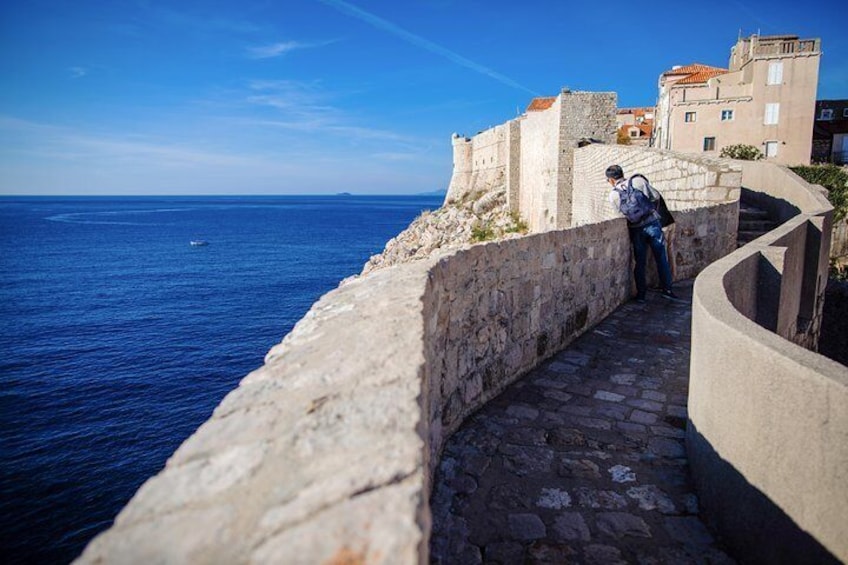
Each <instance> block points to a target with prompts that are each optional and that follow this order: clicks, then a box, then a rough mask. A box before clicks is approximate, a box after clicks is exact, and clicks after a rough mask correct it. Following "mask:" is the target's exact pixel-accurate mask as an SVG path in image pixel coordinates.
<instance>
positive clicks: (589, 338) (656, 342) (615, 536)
mask: <svg viewBox="0 0 848 565" xmlns="http://www.w3.org/2000/svg"><path fill="white" fill-rule="evenodd" d="M675 290H676V291H677V292H678V294H679V295H680V296H681V298H685V299H686V300H687V302H689V303H687V304H679V303H670V302H668V301H666V300H665V299H663V298H662V297H660V296H659V294H656V293H649V295H648V301H647V303H643V304H639V303H636V302H630V303H627V304H625V305H624V306H622V307H621V308H619V309H618V310H617V311H616V312H614V313H613V314H612V315H611V316H609V317H608V318H607V319H606V320H604V321H603V322H602V323H601V324H599V325H598V326H596V327H595V328H594V329H593V330H592V331H590V332H588V333H587V334H585V335H584V336H582V337H581V338H580V339H578V340H576V341H575V342H574V343H572V344H571V345H570V346H569V347H568V348H567V349H565V350H564V351H562V352H560V353H559V354H557V355H556V356H554V357H553V358H552V359H550V360H548V361H547V362H545V363H544V364H542V365H541V366H540V367H538V368H537V369H535V370H533V371H532V372H530V373H529V374H527V375H526V376H525V377H524V378H522V379H521V380H520V381H518V382H517V383H515V384H513V385H512V386H510V387H509V388H508V389H507V390H506V391H505V392H504V393H503V394H501V395H500V396H499V397H497V398H496V399H494V400H493V401H492V402H490V403H489V404H487V405H486V406H485V407H484V408H483V409H482V410H480V411H479V412H478V413H476V414H475V415H473V416H472V417H471V418H469V420H468V421H466V422H465V424H464V425H463V427H462V428H460V430H459V431H458V432H457V433H456V434H455V435H454V436H453V437H452V438H451V439H450V441H449V442H448V444H447V445H446V447H445V450H444V454H443V456H442V460H441V462H440V465H439V468H438V471H437V473H436V478H435V486H434V488H433V495H432V500H431V506H432V511H433V534H432V539H431V560H432V563H436V564H442V565H449V564H455V563H457V564H474V563H502V564H505V565H506V564H509V565H512V564H521V563H598V564H604V565H611V564H616V563H640V564H645V565H647V564H659V563H705V564H706V563H710V564H712V563H722V564H724V563H733V561H732V560H731V559H730V558H729V557H727V555H725V554H724V553H723V552H722V551H721V550H720V549H719V548H718V546H717V544H716V542H715V540H714V539H713V537H712V536H711V535H710V533H709V532H708V531H707V529H706V528H705V526H704V525H703V523H702V522H701V521H700V519H699V518H698V516H697V513H698V500H697V498H696V496H695V494H694V493H693V487H692V484H691V481H690V478H689V475H688V468H687V463H686V452H685V450H684V443H683V441H684V440H683V437H684V431H683V430H684V427H685V423H686V394H687V382H688V375H689V343H690V336H691V331H690V325H691V297H692V282H691V281H689V282H683V283H679V284H678V285H677V286H676V289H675Z"/></svg>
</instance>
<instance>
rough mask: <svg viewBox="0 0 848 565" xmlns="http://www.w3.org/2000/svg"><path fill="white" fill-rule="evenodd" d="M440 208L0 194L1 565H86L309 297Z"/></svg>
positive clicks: (355, 200)
mask: <svg viewBox="0 0 848 565" xmlns="http://www.w3.org/2000/svg"><path fill="white" fill-rule="evenodd" d="M442 199H443V196H349V195H339V196H270V197H266V196H252V197H223V196H221V197H199V196H198V197H120V198H116V197H64V198H58V197H26V198H24V197H8V196H6V197H0V555H2V560H3V562H4V563H68V562H70V561H72V560H73V559H74V558H75V557H77V556H78V555H79V554H80V552H81V551H82V550H83V548H84V547H85V544H86V543H87V542H88V541H89V540H90V539H91V538H92V537H94V536H95V535H96V534H97V533H98V532H100V531H102V530H104V529H106V528H108V527H109V526H110V524H111V523H112V521H113V519H114V517H115V515H116V514H117V513H118V511H119V510H120V509H121V508H122V507H123V506H124V505H125V504H126V503H127V501H128V500H129V499H130V498H131V497H132V495H133V494H134V493H135V491H136V490H137V489H138V488H139V486H141V484H142V483H143V482H144V481H145V480H146V479H148V478H149V477H151V476H153V475H154V474H156V473H157V472H158V471H160V470H161V469H162V467H163V466H164V464H165V461H166V460H167V458H168V457H169V456H170V455H171V454H172V453H173V452H174V451H175V450H176V448H177V447H178V446H179V445H180V444H181V443H182V442H183V441H184V440H185V439H186V438H187V437H188V436H189V435H191V434H192V432H194V430H195V429H197V427H198V426H199V425H200V424H202V423H203V422H204V421H205V420H206V419H207V418H208V417H209V416H210V415H211V413H212V410H213V409H214V408H215V406H216V405H217V404H218V403H219V402H220V401H221V399H222V398H223V397H224V396H225V395H226V394H227V393H228V392H229V391H231V390H233V389H234V388H235V387H236V386H237V385H238V382H239V381H240V380H241V379H242V377H244V376H245V375H246V374H247V373H248V372H250V371H251V370H253V369H255V368H257V367H259V366H260V365H261V364H262V360H263V357H264V355H265V353H266V352H267V351H268V349H270V348H271V347H272V346H273V345H275V344H276V343H278V342H279V341H280V340H281V339H282V338H283V337H284V336H285V335H286V334H287V333H288V332H289V331H290V330H291V329H292V327H293V326H294V324H295V323H296V322H297V321H298V320H299V319H300V318H301V317H302V316H303V315H304V314H305V313H306V312H307V311H308V310H309V308H310V306H311V305H312V304H313V302H315V300H317V299H318V298H319V297H320V296H321V295H322V294H324V293H326V292H328V291H330V290H332V289H333V288H336V287H337V286H338V283H339V282H340V281H341V280H342V279H343V278H345V277H348V276H350V275H354V274H358V273H359V272H360V271H361V269H362V266H363V264H364V263H365V262H366V261H367V260H368V258H369V257H370V256H371V255H373V254H375V253H379V252H380V251H382V249H383V247H384V245H385V243H386V242H387V240H389V239H390V238H392V237H394V236H395V235H396V234H398V233H399V232H400V231H402V230H403V229H404V228H405V227H406V226H407V225H408V224H409V223H410V222H411V221H412V220H413V219H414V218H415V217H416V216H417V215H419V214H420V213H421V212H422V211H423V210H428V209H430V210H432V209H436V208H438V207H439V206H440V205H441V203H442ZM192 241H202V242H204V243H205V245H191V242H192Z"/></svg>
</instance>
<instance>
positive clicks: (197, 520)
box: [79, 203, 734, 564]
mask: <svg viewBox="0 0 848 565" xmlns="http://www.w3.org/2000/svg"><path fill="white" fill-rule="evenodd" d="M733 206H734V204H733V203H725V204H722V205H717V206H716V205H710V206H707V207H704V208H700V209H692V210H686V211H681V212H679V213H678V221H680V222H682V223H686V224H690V223H691V224H692V225H695V224H705V225H711V224H712V223H714V222H715V223H719V222H722V221H724V220H723V219H722V218H723V217H724V216H725V215H726V208H727V207H733ZM718 241H720V240H718ZM701 252H702V255H701V263H700V265H697V266H693V268H697V269H703V268H704V267H706V266H707V265H708V264H709V263H711V262H713V261H715V260H716V259H718V258H719V257H721V256H722V255H724V254H725V253H726V252H727V250H726V249H725V248H724V246H723V245H722V244H719V243H716V245H714V246H712V247H709V246H707V245H705V246H704V247H703V248H702V249H701ZM686 253H688V251H686ZM630 270H631V269H630V246H629V241H628V236H627V228H626V225H625V222H624V220H623V219H621V218H618V219H613V220H607V221H603V222H599V223H593V224H587V225H583V226H578V227H575V228H571V229H566V230H558V231H547V232H544V233H539V234H534V235H529V236H526V237H523V238H519V239H512V240H505V241H500V242H491V243H487V244H483V245H476V246H471V247H467V248H465V249H462V250H459V251H456V252H453V253H450V254H446V255H442V256H436V257H431V258H430V259H428V260H425V261H420V262H414V263H409V264H406V265H400V266H397V267H392V268H389V269H385V270H381V271H376V272H374V273H372V274H371V275H368V276H365V277H362V278H360V279H357V280H354V281H352V282H350V283H348V284H345V285H343V286H342V287H340V288H338V289H337V290H334V291H332V292H330V293H328V294H327V295H325V296H324V297H322V298H321V300H319V301H318V302H317V303H316V304H315V305H314V306H313V307H312V309H311V310H310V311H309V313H307V315H306V316H304V318H303V319H302V320H301V321H300V322H299V323H298V324H297V325H296V327H295V328H294V329H293V330H292V332H291V333H290V334H289V335H288V336H287V337H286V338H285V339H284V340H283V342H282V343H281V344H280V345H278V346H276V347H274V348H273V349H272V350H271V351H270V352H269V353H268V355H267V356H266V362H265V365H264V366H263V367H261V368H260V369H258V370H256V371H254V372H253V373H251V374H250V375H248V376H247V377H245V379H244V380H243V381H242V382H241V384H240V385H239V387H238V388H237V389H236V390H235V391H233V392H232V393H230V394H229V395H228V396H227V397H226V398H225V399H224V401H223V402H222V403H221V405H220V406H219V407H218V408H217V409H216V410H215V412H214V413H213V415H212V417H211V418H210V419H209V420H208V421H207V422H206V423H204V424H203V425H202V426H201V427H200V428H199V429H198V431H197V432H196V433H195V434H194V435H193V436H191V437H190V438H189V439H188V440H186V442H185V443H184V444H183V445H182V446H181V447H180V448H179V449H178V450H177V452H176V453H175V454H174V455H173V456H172V457H171V458H170V459H169V461H168V463H167V465H166V467H165V469H164V470H163V471H162V472H161V473H159V474H158V475H157V476H155V477H153V478H152V479H150V480H149V481H148V482H147V483H145V484H144V485H143V486H142V487H141V489H139V491H138V493H137V494H136V495H135V497H134V498H133V499H132V500H131V501H130V503H129V504H128V505H127V507H126V508H124V510H123V511H122V512H121V513H120V514H119V515H118V517H117V519H116V521H115V524H114V525H113V527H112V528H111V529H109V530H107V531H106V532H105V533H103V534H101V535H100V536H98V537H97V538H95V539H94V540H93V541H92V542H91V543H90V544H89V546H88V547H87V548H86V551H85V552H84V554H83V555H82V557H81V558H80V560H79V562H80V563H96V562H116V561H117V562H169V563H195V562H227V563H243V562H248V561H250V562H262V563H278V562H285V563H324V562H329V563H333V562H367V563H387V564H388V563H392V564H394V563H422V564H424V563H427V562H428V543H429V532H430V513H429V502H428V500H429V494H430V482H431V479H432V475H433V472H434V469H435V466H436V464H437V462H438V457H439V454H440V452H441V449H442V446H443V445H444V442H445V440H446V439H447V437H449V435H450V434H451V433H452V432H453V431H455V430H456V429H457V428H458V426H459V425H460V424H461V422H462V420H463V419H464V418H465V417H467V416H468V415H469V414H471V413H472V412H474V411H475V410H476V409H477V408H479V407H480V406H482V405H483V404H484V403H485V402H486V401H488V400H489V399H491V398H493V397H494V396H495V395H497V394H498V393H499V392H500V391H501V390H503V388H505V387H506V386H507V385H508V384H509V383H511V382H513V381H514V380H515V379H517V378H518V377H520V376H521V375H522V374H523V373H525V372H526V371H528V370H529V369H531V368H533V367H534V366H536V365H537V364H538V363H539V362H540V361H541V360H543V359H545V358H547V357H549V356H550V355H553V354H554V353H556V352H557V351H558V350H560V349H562V348H563V347H565V346H566V345H567V344H568V343H570V342H571V341H572V340H573V339H574V338H575V337H577V336H579V335H581V334H582V333H584V332H586V331H588V330H590V329H591V328H592V327H593V326H594V325H595V324H596V323H598V322H599V321H600V320H602V319H603V318H604V317H606V316H607V314H609V313H610V312H611V311H612V310H614V309H615V308H617V307H618V306H619V305H620V304H622V303H623V302H624V301H625V300H627V299H628V297H629V289H628V284H629V281H630V278H631V275H630ZM345 560H348V561H345Z"/></svg>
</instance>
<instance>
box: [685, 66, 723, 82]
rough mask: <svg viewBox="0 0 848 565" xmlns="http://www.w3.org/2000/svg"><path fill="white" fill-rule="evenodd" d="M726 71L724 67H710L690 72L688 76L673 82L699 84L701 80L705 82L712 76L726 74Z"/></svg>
mask: <svg viewBox="0 0 848 565" xmlns="http://www.w3.org/2000/svg"><path fill="white" fill-rule="evenodd" d="M726 73H727V71H726V70H724V69H710V70H706V71H700V72H697V73H692V74H691V75H689V76H688V77H684V78H682V79H680V80H679V81H677V82H676V83H674V84H699V83H702V82H707V81H708V80H710V79H711V78H713V77H716V76H719V75H723V74H726Z"/></svg>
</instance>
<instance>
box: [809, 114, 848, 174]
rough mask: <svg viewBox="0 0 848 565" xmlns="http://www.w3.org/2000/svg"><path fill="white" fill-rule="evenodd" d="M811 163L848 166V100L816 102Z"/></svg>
mask: <svg viewBox="0 0 848 565" xmlns="http://www.w3.org/2000/svg"><path fill="white" fill-rule="evenodd" d="M813 161H816V162H823V163H834V164H836V165H845V164H848V100H818V101H816V121H815V125H814V126H813Z"/></svg>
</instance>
